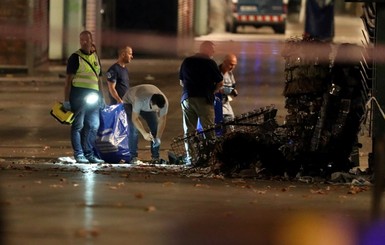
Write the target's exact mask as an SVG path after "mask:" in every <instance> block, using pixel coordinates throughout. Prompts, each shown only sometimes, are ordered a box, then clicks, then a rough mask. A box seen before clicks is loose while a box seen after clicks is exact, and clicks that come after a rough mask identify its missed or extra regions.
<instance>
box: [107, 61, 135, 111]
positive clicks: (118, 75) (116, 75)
mask: <svg viewBox="0 0 385 245" xmlns="http://www.w3.org/2000/svg"><path fill="white" fill-rule="evenodd" d="M106 76H107V81H108V82H110V83H115V89H116V92H118V95H119V97H120V98H123V96H124V94H125V93H126V92H127V90H128V88H129V86H130V78H129V76H128V70H127V69H126V68H125V67H122V66H121V65H119V64H118V63H115V64H113V65H112V66H111V67H110V68H109V69H108V71H107V73H106ZM109 96H110V101H111V104H116V103H117V101H116V100H115V99H114V98H113V97H112V96H111V94H109Z"/></svg>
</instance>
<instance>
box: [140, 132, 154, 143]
mask: <svg viewBox="0 0 385 245" xmlns="http://www.w3.org/2000/svg"><path fill="white" fill-rule="evenodd" d="M143 138H144V139H145V140H147V141H154V137H153V136H152V134H151V133H145V134H144V135H143Z"/></svg>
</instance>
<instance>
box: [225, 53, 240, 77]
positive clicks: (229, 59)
mask: <svg viewBox="0 0 385 245" xmlns="http://www.w3.org/2000/svg"><path fill="white" fill-rule="evenodd" d="M237 63H238V61H237V56H235V54H227V55H226V56H225V57H224V58H223V62H222V66H221V69H222V72H223V73H226V72H229V71H232V70H233V69H234V68H235V66H236V65H237Z"/></svg>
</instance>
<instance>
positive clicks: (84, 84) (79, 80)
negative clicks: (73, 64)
mask: <svg viewBox="0 0 385 245" xmlns="http://www.w3.org/2000/svg"><path fill="white" fill-rule="evenodd" d="M76 54H77V55H79V68H78V70H77V71H76V74H75V77H74V79H73V80H72V86H74V87H79V88H89V89H94V90H99V84H98V81H99V74H100V64H99V59H98V56H97V55H96V54H95V53H93V54H91V55H86V54H83V53H82V52H81V51H80V50H78V51H76ZM83 59H85V60H87V61H88V63H89V64H88V63H87V62H86V61H85V60H83ZM90 65H92V67H93V68H94V70H95V72H96V73H97V74H95V72H94V70H93V69H92V67H91V66H90Z"/></svg>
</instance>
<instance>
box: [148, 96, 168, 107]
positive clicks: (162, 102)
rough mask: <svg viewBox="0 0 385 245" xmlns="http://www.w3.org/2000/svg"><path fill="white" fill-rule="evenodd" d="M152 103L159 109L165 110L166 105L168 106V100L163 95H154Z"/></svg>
mask: <svg viewBox="0 0 385 245" xmlns="http://www.w3.org/2000/svg"><path fill="white" fill-rule="evenodd" d="M151 102H152V103H153V104H154V105H157V106H158V107H159V108H163V107H164V105H165V104H166V99H165V98H164V96H163V95H162V94H153V95H152V96H151Z"/></svg>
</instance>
